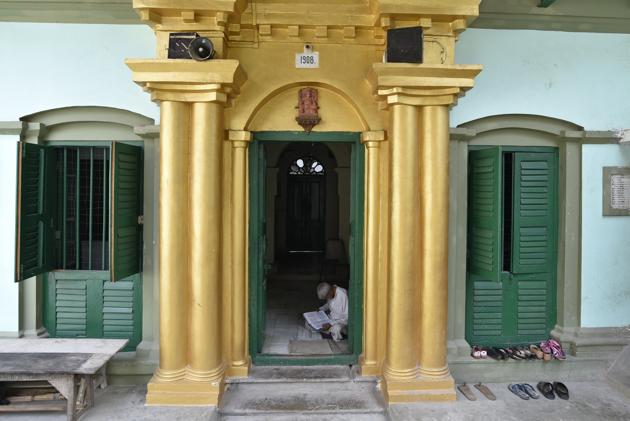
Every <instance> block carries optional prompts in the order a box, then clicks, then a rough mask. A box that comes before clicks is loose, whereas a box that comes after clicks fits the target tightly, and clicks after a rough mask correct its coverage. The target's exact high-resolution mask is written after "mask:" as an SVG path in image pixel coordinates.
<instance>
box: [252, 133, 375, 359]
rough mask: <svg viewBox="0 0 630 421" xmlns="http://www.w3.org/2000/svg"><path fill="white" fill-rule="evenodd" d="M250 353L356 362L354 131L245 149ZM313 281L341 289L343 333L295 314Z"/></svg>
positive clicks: (309, 303) (304, 305)
mask: <svg viewBox="0 0 630 421" xmlns="http://www.w3.org/2000/svg"><path fill="white" fill-rule="evenodd" d="M250 148H251V149H250V279H249V282H250V317H249V319H250V352H251V355H252V357H253V359H254V362H255V363H256V364H269V363H270V364H278V363H283V361H285V360H290V361H291V362H292V363H293V364H299V363H305V364H308V363H312V362H313V361H314V360H317V361H318V362H319V363H331V364H333V363H334V364H339V363H345V362H356V360H357V357H358V354H359V353H360V350H361V324H362V323H361V316H360V313H361V309H360V306H361V302H362V263H360V262H361V261H362V256H361V253H362V247H361V245H362V243H363V242H362V240H360V237H361V236H362V232H361V231H362V227H363V224H362V222H360V221H361V220H362V215H361V212H360V210H361V209H362V195H363V182H362V181H361V180H362V177H363V168H362V167H363V149H362V145H361V144H360V143H359V142H358V135H356V134H354V133H337V132H335V133H317V134H315V133H311V134H310V135H307V134H305V133H295V132H291V133H284V132H263V133H258V134H256V135H255V141H254V142H253V143H252V145H251V146H250ZM320 282H328V283H330V284H331V285H332V284H334V285H338V286H339V287H341V288H344V289H345V290H347V292H348V296H349V307H350V309H349V323H348V335H347V337H346V338H344V339H343V340H342V341H335V342H333V341H332V340H331V339H329V338H322V336H321V335H320V334H319V333H316V332H311V331H309V330H308V329H307V328H306V326H305V323H304V319H303V317H302V314H303V313H304V312H308V311H316V310H318V308H319V307H320V306H321V305H322V304H323V302H320V301H319V300H318V299H317V295H316V287H317V284H318V283H320Z"/></svg>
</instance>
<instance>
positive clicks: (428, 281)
mask: <svg viewBox="0 0 630 421" xmlns="http://www.w3.org/2000/svg"><path fill="white" fill-rule="evenodd" d="M480 71H481V67H480V66H460V65H430V64H424V65H413V64H401V63H378V64H374V65H373V68H372V71H371V73H370V75H369V79H370V82H371V84H372V87H373V88H374V90H375V91H376V94H377V96H378V97H380V98H381V99H382V100H383V102H384V107H385V108H388V109H389V114H390V126H389V134H388V137H389V139H390V142H391V143H390V169H389V170H390V174H391V178H390V186H389V188H390V224H389V226H390V238H389V262H388V264H389V279H388V300H387V319H388V320H387V344H386V355H385V365H384V367H383V376H384V381H383V392H384V395H385V398H386V399H387V400H388V401H389V403H398V402H414V401H422V400H444V401H445V400H454V399H455V398H456V396H455V390H454V386H455V385H454V381H453V378H452V377H451V376H450V374H449V370H448V366H447V362H446V317H447V313H448V312H447V306H448V302H447V291H448V272H447V271H448V248H447V239H448V185H449V182H448V140H449V138H448V136H449V131H448V130H449V125H448V106H450V105H451V104H453V103H454V101H455V99H456V98H457V97H458V96H459V95H461V93H462V92H463V91H464V90H466V89H469V88H471V87H472V85H473V78H474V77H475V76H476V75H477V74H478V73H479V72H480Z"/></svg>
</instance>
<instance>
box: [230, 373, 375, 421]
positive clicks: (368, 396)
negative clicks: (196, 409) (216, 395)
mask: <svg viewBox="0 0 630 421" xmlns="http://www.w3.org/2000/svg"><path fill="white" fill-rule="evenodd" d="M320 368H321V367H320ZM219 413H220V415H221V416H222V419H225V420H229V419H248V420H252V419H255V420H267V419H268V420H272V419H273V420H284V419H287V420H289V419H291V420H302V419H304V420H309V421H310V420H318V419H333V418H331V416H333V415H334V416H339V417H341V418H339V419H357V420H368V419H369V420H372V419H373V420H379V419H385V418H384V416H385V415H384V414H385V404H384V402H383V399H382V397H381V395H380V392H379V391H378V390H377V385H376V382H367V381H362V382H354V381H346V382H341V381H330V382H326V381H319V382H300V381H294V382H289V381H285V382H270V383H262V382H254V383H230V384H228V385H227V389H226V392H225V394H224V396H223V399H222V402H221V405H220V406H219ZM344 416H345V418H344ZM230 417H231V418H230ZM235 417H238V418H235ZM252 417H256V418H252ZM282 417H284V418H282ZM300 417H302V418H300Z"/></svg>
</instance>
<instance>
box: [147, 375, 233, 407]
mask: <svg viewBox="0 0 630 421" xmlns="http://www.w3.org/2000/svg"><path fill="white" fill-rule="evenodd" d="M224 389H225V383H224V382H223V380H217V381H215V382H211V383H210V382H197V381H191V380H176V381H172V382H164V381H160V380H158V379H156V378H155V376H153V377H152V378H151V380H150V381H149V384H147V398H146V404H147V405H148V406H217V405H218V404H219V400H220V399H221V396H222V395H223V390H224Z"/></svg>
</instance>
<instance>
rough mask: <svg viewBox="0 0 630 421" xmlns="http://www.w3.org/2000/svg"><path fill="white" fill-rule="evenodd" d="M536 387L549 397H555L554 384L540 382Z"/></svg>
mask: <svg viewBox="0 0 630 421" xmlns="http://www.w3.org/2000/svg"><path fill="white" fill-rule="evenodd" d="M536 388H537V389H538V390H539V391H540V393H541V394H542V395H543V396H544V397H545V398H547V399H551V400H553V399H555V398H556V395H554V394H553V385H552V384H551V383H548V382H538V384H537V385H536Z"/></svg>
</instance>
